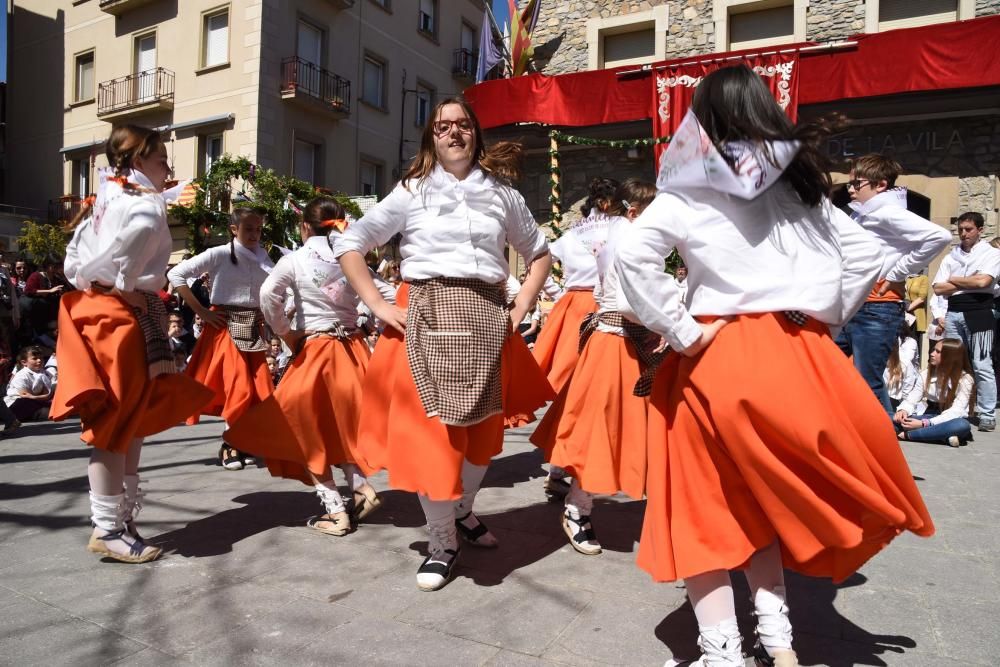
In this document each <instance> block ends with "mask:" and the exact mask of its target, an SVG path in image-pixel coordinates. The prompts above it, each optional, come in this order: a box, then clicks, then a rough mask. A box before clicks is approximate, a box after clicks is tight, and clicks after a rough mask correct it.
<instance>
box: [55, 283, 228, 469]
mask: <svg viewBox="0 0 1000 667" xmlns="http://www.w3.org/2000/svg"><path fill="white" fill-rule="evenodd" d="M56 357H57V358H58V359H59V383H58V384H57V385H56V392H55V396H54V397H53V399H52V408H51V409H50V411H49V415H50V418H51V419H53V420H56V421H59V420H62V419H65V418H67V417H70V416H72V415H74V414H76V415H79V416H80V422H81V425H82V427H83V435H82V436H81V438H82V439H83V440H84V442H86V443H87V444H89V445H93V446H94V447H99V448H101V449H106V450H108V451H111V452H116V453H119V454H124V453H125V452H126V451H127V450H128V448H129V445H130V444H131V442H132V440H133V439H134V438H143V437H147V436H150V435H153V434H155V433H159V432H160V431H165V430H166V429H168V428H170V427H172V426H176V425H177V424H179V423H180V422H182V421H183V420H184V419H185V418H186V417H188V416H189V415H190V414H192V413H194V412H197V411H198V410H199V409H201V407H202V406H203V405H205V404H206V403H207V402H208V401H209V400H211V398H212V392H211V391H210V390H209V389H208V388H206V387H204V386H202V385H201V384H199V383H198V382H195V381H194V380H192V379H191V378H189V377H186V376H185V375H182V374H179V373H174V374H167V375H160V376H158V377H156V378H155V379H152V380H150V379H149V372H148V370H147V367H146V341H145V337H144V336H143V333H142V329H141V328H140V327H139V322H138V321H137V320H136V319H135V316H134V315H133V314H132V310H131V308H130V307H129V306H128V305H126V304H125V302H124V301H122V300H121V299H120V298H118V297H116V296H112V295H111V294H102V293H98V292H93V291H90V290H88V291H77V292H70V293H69V294H66V295H65V296H63V297H62V299H60V303H59V339H58V341H57V343H56Z"/></svg>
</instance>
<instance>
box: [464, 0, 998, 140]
mask: <svg viewBox="0 0 1000 667" xmlns="http://www.w3.org/2000/svg"><path fill="white" fill-rule="evenodd" d="M850 39H851V41H856V42H857V43H858V44H857V46H855V47H851V48H849V49H845V50H838V51H830V52H822V53H814V52H809V51H804V52H802V54H801V56H800V62H799V67H800V70H799V77H800V78H799V105H800V106H801V105H806V104H818V103H821V102H832V101H835V100H842V99H852V98H859V97H875V96H879V95H893V94H896V93H905V92H914V91H930V90H948V89H955V88H974V87H979V86H996V85H1000V16H985V17H982V18H978V19H971V20H968V21H956V22H951V23H939V24H935V25H929V26H922V27H919V28H904V29H900V30H890V31H887V32H882V33H876V34H874V35H864V34H862V35H856V36H854V37H851V38H850ZM775 48H778V49H780V48H787V47H775ZM770 50H775V49H770ZM735 53H739V52H733V54H735ZM733 54H710V55H706V56H705V57H706V58H707V57H712V58H724V57H727V56H729V55H733ZM692 59H693V58H691V57H688V58H681V59H676V60H667V61H663V62H661V63H656V64H655V65H654V67H659V66H664V65H667V66H669V65H673V64H678V63H682V62H689V61H691V60H692ZM634 69H635V67H634V66H626V67H619V68H617V69H608V70H593V71H588V72H577V73H573V74H561V75H558V76H545V75H543V74H531V75H528V76H521V77H517V78H515V79H500V80H496V81H486V82H483V83H481V84H478V85H476V86H473V87H471V88H469V89H468V90H466V91H465V96H466V98H467V99H468V100H469V102H470V103H471V104H472V106H473V108H474V109H475V110H476V115H477V116H479V121H480V123H481V124H482V126H483V127H484V128H491V127H500V126H502V125H511V124H514V123H530V122H534V123H544V124H546V125H561V126H567V127H574V126H575V127H581V126H585V125H604V124H608V123H621V122H629V121H636V120H644V119H648V118H651V117H652V113H653V101H652V86H651V84H650V80H649V76H650V75H649V74H645V75H630V76H625V77H620V76H618V74H617V72H619V71H628V70H634Z"/></svg>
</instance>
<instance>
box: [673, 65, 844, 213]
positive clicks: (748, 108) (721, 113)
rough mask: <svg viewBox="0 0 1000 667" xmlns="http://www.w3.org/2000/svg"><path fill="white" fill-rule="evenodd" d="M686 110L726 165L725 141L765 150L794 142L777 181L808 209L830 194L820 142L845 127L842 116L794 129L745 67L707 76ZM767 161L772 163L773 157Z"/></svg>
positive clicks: (827, 162) (827, 164) (827, 160)
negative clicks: (791, 154)
mask: <svg viewBox="0 0 1000 667" xmlns="http://www.w3.org/2000/svg"><path fill="white" fill-rule="evenodd" d="M691 109H692V110H693V111H694V114H695V116H697V118H698V122H699V123H701V126H702V127H703V128H704V130H705V132H706V133H707V134H708V136H709V138H710V139H711V140H712V142H713V143H714V144H715V145H716V147H717V148H719V153H720V154H722V156H723V158H725V159H726V160H727V161H731V160H732V158H730V157H729V156H727V155H726V151H724V150H722V147H723V144H725V143H726V142H729V141H751V142H754V143H756V144H758V145H760V146H761V147H762V148H763V149H764V150H765V151H768V152H769V147H768V144H769V142H772V141H798V142H799V143H800V144H801V147H800V148H799V152H798V153H797V154H796V156H795V159H794V160H792V163H791V164H790V165H788V167H787V168H786V169H785V171H784V172H783V173H782V175H781V178H782V180H785V181H787V182H788V184H789V185H791V186H792V188H794V189H795V192H797V193H798V195H799V198H800V199H801V200H802V203H803V204H805V205H807V206H819V204H820V202H822V201H823V198H824V197H827V196H829V194H830V190H831V188H832V187H833V181H832V180H831V179H830V167H831V161H830V158H829V157H827V155H826V152H825V151H824V145H823V144H824V143H825V141H826V139H827V137H829V136H830V135H831V134H834V133H836V132H839V131H841V130H843V129H844V128H845V127H846V122H845V121H844V118H843V116H830V117H827V118H824V119H820V120H817V121H815V122H809V123H799V124H798V125H793V124H792V121H791V120H789V118H788V116H787V115H786V114H785V112H784V111H783V110H782V109H781V107H780V106H778V103H777V102H775V101H774V96H773V95H772V94H771V91H770V90H768V88H767V86H766V85H765V84H764V81H763V80H762V79H761V78H760V76H759V75H758V74H756V73H755V72H754V71H753V70H752V69H750V68H749V67H747V66H746V65H738V66H736V67H724V68H722V69H718V70H715V71H714V72H712V73H711V74H709V75H708V76H706V77H705V78H704V79H703V80H702V82H701V83H700V84H699V85H698V88H697V89H696V90H695V93H694V100H693V101H692V102H691ZM766 157H767V158H768V160H770V161H771V162H772V164H773V163H774V160H773V156H772V155H770V154H767V156H766ZM731 166H732V164H731Z"/></svg>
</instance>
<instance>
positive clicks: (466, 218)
mask: <svg viewBox="0 0 1000 667" xmlns="http://www.w3.org/2000/svg"><path fill="white" fill-rule="evenodd" d="M395 234H402V240H401V242H400V245H399V252H400V255H401V256H402V258H403V261H402V263H401V264H400V274H401V275H402V277H403V280H407V281H410V280H423V279H428V278H440V277H450V278H477V279H479V280H483V281H485V282H489V283H499V282H504V281H506V280H507V275H508V273H509V268H508V263H507V260H506V259H504V256H503V249H504V245H505V244H506V243H510V245H511V246H513V248H514V250H516V251H517V252H518V253H520V254H521V256H523V257H524V259H525V261H526V262H529V263H530V262H531V261H532V260H534V259H535V258H536V257H538V256H539V255H542V254H544V253H545V252H546V249H547V243H546V240H545V235H544V234H542V232H541V230H539V229H538V226H537V225H536V224H535V221H534V218H532V216H531V212H530V211H529V210H528V207H527V205H525V203H524V197H522V196H521V194H520V193H519V192H518V191H517V190H515V189H514V188H512V187H509V186H507V185H502V184H500V183H498V182H497V181H495V180H494V179H493V178H492V177H490V176H488V175H487V174H486V173H484V172H483V171H482V170H481V169H480V168H479V167H475V168H473V170H472V172H471V173H470V174H469V175H468V176H467V177H466V178H465V179H464V180H461V181H460V180H458V179H457V178H455V177H454V176H453V175H451V174H450V173H448V172H446V171H445V170H444V169H443V168H441V166H440V165H438V166H436V167H434V170H433V171H432V172H431V174H430V175H429V176H428V177H427V178H426V179H425V180H424V181H422V182H417V181H410V182H409V183H408V188H407V187H403V185H402V184H401V183H400V184H398V185H397V186H396V188H395V189H394V190H393V191H392V193H391V194H389V196H388V197H386V198H385V199H383V200H382V201H380V202H379V203H378V204H376V205H375V206H374V207H373V208H372V209H371V210H369V211H368V212H367V213H365V215H364V217H363V218H361V220H359V221H357V222H355V223H354V224H352V225H351V226H350V227H348V228H347V230H346V231H345V232H344V234H343V235H342V236H341V238H340V239H338V241H337V244H336V246H335V248H334V254H335V256H336V257H340V256H341V255H343V254H344V253H346V252H349V251H356V252H360V253H362V254H364V253H367V252H368V251H369V250H372V249H373V248H375V247H377V246H380V245H382V244H384V243H386V242H388V241H389V239H391V238H392V237H393V236H394V235H395Z"/></svg>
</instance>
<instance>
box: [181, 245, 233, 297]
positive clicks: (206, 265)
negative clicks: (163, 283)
mask: <svg viewBox="0 0 1000 667" xmlns="http://www.w3.org/2000/svg"><path fill="white" fill-rule="evenodd" d="M214 250H215V249H214V248H209V249H208V250H206V251H204V252H200V253H198V254H197V255H195V256H194V257H188V258H187V259H185V260H184V261H183V262H181V263H180V264H178V265H177V266H175V267H174V268H172V269H170V270H169V271H167V280H168V281H169V282H170V286H171V287H173V288H177V287H180V286H182V285H189V284H190V283H191V281H192V280H194V279H196V278H198V276H200V275H202V274H203V273H207V274H209V275H211V276H213V277H214V274H215V273H216V271H217V269H218V263H219V259H220V258H221V257H222V254H220V253H217V252H215V251H214ZM226 256H227V257H228V251H226ZM227 261H228V259H227Z"/></svg>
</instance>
